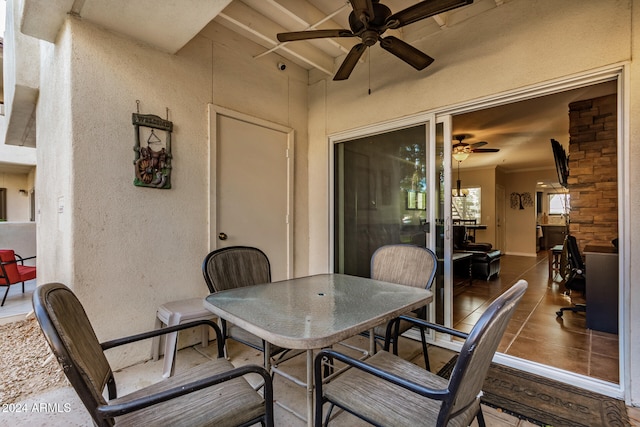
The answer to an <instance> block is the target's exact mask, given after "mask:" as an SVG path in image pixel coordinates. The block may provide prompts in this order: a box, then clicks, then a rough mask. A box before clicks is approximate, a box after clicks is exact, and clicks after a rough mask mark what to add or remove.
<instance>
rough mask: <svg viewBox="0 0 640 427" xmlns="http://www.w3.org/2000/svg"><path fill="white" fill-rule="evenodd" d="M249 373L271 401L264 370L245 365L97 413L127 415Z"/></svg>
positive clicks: (112, 406)
mask: <svg viewBox="0 0 640 427" xmlns="http://www.w3.org/2000/svg"><path fill="white" fill-rule="evenodd" d="M250 373H255V374H258V375H260V376H261V377H262V378H263V380H264V399H265V402H271V401H273V382H272V379H271V376H270V375H269V373H268V372H267V371H266V369H264V368H263V367H262V366H258V365H245V366H241V367H239V368H235V369H231V370H229V371H227V372H223V373H220V374H216V375H213V376H210V377H207V378H203V379H201V380H198V381H193V382H190V383H188V384H184V385H181V386H178V387H174V388H171V389H169V390H165V391H162V392H159V393H157V394H153V395H151V396H144V397H139V398H137V399H132V400H130V401H128V402H122V403H118V404H115V405H100V406H98V408H97V411H98V413H99V414H100V416H101V417H103V418H112V417H117V416H119V415H124V414H128V413H130V412H134V411H137V410H139V409H142V408H146V407H149V406H151V405H155V404H157V403H161V402H166V401H167V400H171V399H175V398H176V397H180V396H184V395H185V394H189V393H192V392H195V391H198V390H202V389H204V388H207V387H211V386H213V385H216V384H220V383H223V382H226V381H229V380H232V379H234V378H238V377H242V376H243V375H247V374H250ZM124 398H125V399H126V396H124Z"/></svg>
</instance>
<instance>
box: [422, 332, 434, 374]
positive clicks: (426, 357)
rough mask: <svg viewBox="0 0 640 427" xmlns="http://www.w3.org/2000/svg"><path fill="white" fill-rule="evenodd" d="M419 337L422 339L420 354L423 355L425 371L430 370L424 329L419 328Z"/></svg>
mask: <svg viewBox="0 0 640 427" xmlns="http://www.w3.org/2000/svg"><path fill="white" fill-rule="evenodd" d="M420 338H421V339H422V355H423V356H424V367H425V369H426V370H427V371H431V365H430V364H429V352H428V351H427V339H426V338H425V336H424V329H423V328H420Z"/></svg>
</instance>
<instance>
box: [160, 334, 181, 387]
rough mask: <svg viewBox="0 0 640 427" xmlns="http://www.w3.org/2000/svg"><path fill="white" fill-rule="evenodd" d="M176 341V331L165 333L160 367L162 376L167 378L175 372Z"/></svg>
mask: <svg viewBox="0 0 640 427" xmlns="http://www.w3.org/2000/svg"><path fill="white" fill-rule="evenodd" d="M177 342H178V333H177V332H171V333H168V334H166V335H165V344H164V362H163V365H162V366H163V369H162V377H163V378H169V377H170V376H172V375H173V373H174V372H175V359H176V347H177Z"/></svg>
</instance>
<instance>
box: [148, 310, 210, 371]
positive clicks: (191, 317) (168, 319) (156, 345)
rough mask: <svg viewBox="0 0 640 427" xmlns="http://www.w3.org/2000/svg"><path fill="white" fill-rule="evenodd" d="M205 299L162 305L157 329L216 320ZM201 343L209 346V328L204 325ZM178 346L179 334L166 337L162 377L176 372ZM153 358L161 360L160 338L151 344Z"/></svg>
mask: <svg viewBox="0 0 640 427" xmlns="http://www.w3.org/2000/svg"><path fill="white" fill-rule="evenodd" d="M203 299H204V298H189V299H184V300H178V301H169V302H167V303H164V304H162V305H161V306H160V307H158V309H157V310H156V323H155V328H156V329H159V328H161V327H164V326H175V325H181V324H183V323H188V322H194V321H196V320H215V319H216V316H214V315H213V313H211V312H210V311H209V310H207V309H206V308H204V305H203V303H202V301H203ZM200 329H201V331H200V342H201V345H202V347H207V346H208V345H209V328H208V326H207V325H202V326H201V328H200ZM177 345H178V332H177V331H176V332H172V333H169V334H167V335H166V336H165V340H164V362H163V363H164V364H163V370H162V376H163V377H164V378H167V377H170V376H171V375H173V373H174V371H175V359H176V350H177ZM151 357H152V359H153V360H158V359H159V358H160V336H157V337H154V338H153V340H152V343H151Z"/></svg>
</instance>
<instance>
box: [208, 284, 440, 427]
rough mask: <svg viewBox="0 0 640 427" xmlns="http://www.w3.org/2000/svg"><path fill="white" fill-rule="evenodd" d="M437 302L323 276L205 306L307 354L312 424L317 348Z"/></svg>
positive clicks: (394, 288)
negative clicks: (314, 358) (314, 360)
mask: <svg viewBox="0 0 640 427" xmlns="http://www.w3.org/2000/svg"><path fill="white" fill-rule="evenodd" d="M432 299H433V295H432V293H431V291H427V290H425V289H419V288H414V287H411V286H403V285H397V284H393V283H387V282H380V281H378V280H372V279H365V278H362V277H355V276H347V275H343V274H320V275H316V276H309V277H301V278H298V279H290V280H284V281H281V282H273V283H266V284H262V285H255V286H247V287H243V288H237V289H229V290H226V291H222V292H216V293H213V294H211V295H209V296H208V297H206V298H205V300H204V306H205V308H207V309H209V310H210V311H211V312H213V313H214V314H216V315H218V316H219V317H221V318H223V319H225V320H227V321H229V322H231V323H233V324H235V325H237V326H239V327H241V328H243V329H245V330H246V331H248V332H251V333H252V334H254V335H257V336H258V337H260V338H262V339H264V340H265V341H266V342H267V343H271V344H275V345H277V346H280V347H283V348H289V349H295V350H306V352H307V383H306V385H307V423H308V425H309V426H311V425H312V423H313V350H314V349H321V348H324V347H330V346H331V345H333V344H336V343H338V342H340V341H342V340H345V339H347V338H349V337H352V336H354V335H357V334H359V333H361V332H364V331H366V330H369V329H372V328H373V327H375V326H377V325H380V324H384V323H386V322H388V321H389V320H391V319H393V318H395V317H398V316H399V315H401V314H406V313H408V312H410V311H412V310H416V309H418V308H420V307H423V306H424V305H426V304H428V303H429V302H430V301H431V300H432ZM370 335H371V338H373V334H370Z"/></svg>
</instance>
